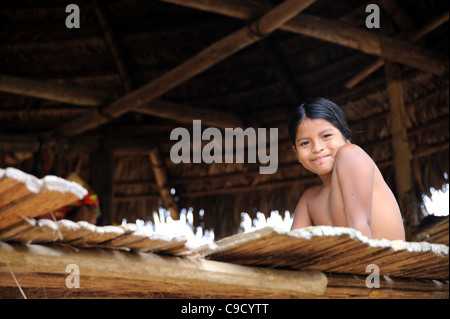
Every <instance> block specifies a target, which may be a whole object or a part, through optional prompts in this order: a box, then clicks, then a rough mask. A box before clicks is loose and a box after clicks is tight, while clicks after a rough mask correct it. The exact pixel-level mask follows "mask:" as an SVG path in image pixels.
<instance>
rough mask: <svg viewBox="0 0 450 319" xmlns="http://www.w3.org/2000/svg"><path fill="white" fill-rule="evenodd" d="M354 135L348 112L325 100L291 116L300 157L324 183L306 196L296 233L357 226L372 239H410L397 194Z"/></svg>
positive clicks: (300, 205) (299, 208) (295, 224)
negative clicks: (323, 227) (310, 228)
mask: <svg viewBox="0 0 450 319" xmlns="http://www.w3.org/2000/svg"><path fill="white" fill-rule="evenodd" d="M350 135H351V132H350V129H349V128H348V125H347V122H346V119H345V114H344V112H343V111H342V110H341V109H340V108H339V107H338V106H337V105H336V104H335V103H333V102H331V101H330V100H327V99H325V98H316V99H312V100H309V101H307V102H305V103H303V104H302V105H300V106H299V107H297V108H296V109H295V111H294V112H293V114H292V115H291V117H290V119H289V136H290V138H291V141H292V144H293V145H294V151H295V153H296V155H297V158H298V160H299V162H300V163H301V164H302V165H303V166H304V167H305V168H306V169H307V170H309V171H311V172H313V173H315V174H317V175H319V177H320V178H321V180H322V184H321V185H318V186H313V187H311V188H309V189H307V190H306V191H305V192H304V193H303V195H302V196H301V198H300V200H299V202H298V204H297V207H296V208H295V217H294V222H293V224H292V228H291V229H296V228H302V227H306V226H317V225H331V226H340V227H352V228H354V229H356V230H358V231H360V232H361V233H362V234H363V235H365V236H367V237H368V238H378V239H381V238H385V239H389V240H396V239H400V240H405V232H404V228H403V222H402V216H401V213H400V209H399V206H398V204H397V201H396V199H395V197H394V195H393V194H392V191H391V190H390V189H389V187H388V185H387V184H386V182H385V181H384V179H383V176H382V175H381V173H380V171H379V169H378V167H377V166H376V165H375V163H374V161H373V160H372V159H371V158H370V157H369V156H368V155H367V153H366V152H365V151H364V150H363V149H362V148H360V147H359V146H357V145H355V144H351V142H350Z"/></svg>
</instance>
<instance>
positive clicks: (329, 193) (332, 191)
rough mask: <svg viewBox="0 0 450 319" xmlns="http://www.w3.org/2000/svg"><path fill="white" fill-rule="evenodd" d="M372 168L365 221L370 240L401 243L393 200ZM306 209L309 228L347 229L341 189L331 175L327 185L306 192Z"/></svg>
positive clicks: (394, 201) (395, 202)
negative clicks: (376, 239) (323, 226)
mask: <svg viewBox="0 0 450 319" xmlns="http://www.w3.org/2000/svg"><path fill="white" fill-rule="evenodd" d="M373 165H374V180H373V184H374V187H373V194H372V210H371V216H370V221H369V227H370V230H371V234H372V238H385V239H389V240H396V239H401V240H404V229H403V222H402V217H401V213H400V210H399V209H398V205H397V201H396V199H395V197H394V195H393V194H392V192H391V190H390V189H389V187H388V186H387V185H386V183H385V181H384V179H383V177H382V175H381V173H380V171H379V169H378V168H377V167H376V165H375V164H373ZM305 195H306V196H307V198H306V206H307V210H308V214H309V217H310V219H311V222H312V224H313V225H330V226H338V227H349V225H348V222H347V218H346V213H345V209H344V201H343V196H342V189H341V187H340V185H339V181H338V180H337V178H336V177H335V176H333V177H332V179H331V184H329V185H319V186H313V187H311V188H310V189H308V192H307V194H305Z"/></svg>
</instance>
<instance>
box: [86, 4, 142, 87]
mask: <svg viewBox="0 0 450 319" xmlns="http://www.w3.org/2000/svg"><path fill="white" fill-rule="evenodd" d="M93 4H94V10H95V13H96V14H97V18H98V20H99V22H100V26H101V27H102V29H103V33H104V34H105V39H106V42H107V43H108V47H109V49H110V51H111V53H112V56H113V57H114V62H115V64H116V66H117V70H118V71H119V74H120V79H121V80H122V84H123V86H124V88H125V90H126V92H130V91H131V90H133V88H134V81H133V78H132V76H131V74H130V71H129V69H128V66H127V64H126V60H125V57H124V55H123V52H122V50H121V49H120V46H119V45H118V40H117V37H116V35H115V33H114V31H113V29H112V27H111V24H110V22H109V19H108V16H107V14H106V12H105V9H104V7H103V4H102V3H101V2H100V1H98V0H93Z"/></svg>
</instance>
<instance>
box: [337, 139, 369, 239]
mask: <svg viewBox="0 0 450 319" xmlns="http://www.w3.org/2000/svg"><path fill="white" fill-rule="evenodd" d="M334 169H335V170H336V174H337V178H338V181H339V186H340V188H341V192H342V197H343V201H344V211H345V214H346V218H347V224H348V225H349V227H352V228H354V229H356V230H358V231H360V232H361V233H362V234H363V235H364V236H367V237H368V238H371V237H372V234H371V230H370V219H371V215H372V195H373V176H374V163H373V161H372V159H371V158H370V157H369V155H367V153H366V152H364V150H363V149H361V148H360V147H359V146H357V145H354V144H347V145H344V146H342V147H341V148H340V149H339V150H338V152H337V154H336V162H335V167H334Z"/></svg>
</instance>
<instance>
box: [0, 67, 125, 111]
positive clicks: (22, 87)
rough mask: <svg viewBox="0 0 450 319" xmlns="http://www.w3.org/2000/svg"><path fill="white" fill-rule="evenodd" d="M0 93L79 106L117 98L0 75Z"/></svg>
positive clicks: (112, 95)
mask: <svg viewBox="0 0 450 319" xmlns="http://www.w3.org/2000/svg"><path fill="white" fill-rule="evenodd" d="M0 91H2V92H6V93H12V94H18V95H23V96H30V97H34V98H38V99H45V100H50V101H56V102H62V103H69V104H75V105H81V106H99V105H101V104H103V103H107V102H108V101H111V100H114V99H115V98H117V95H116V94H114V93H111V92H107V91H102V90H93V89H88V88H80V87H73V86H70V85H65V84H60V83H55V82H50V81H43V80H35V79H28V78H23V77H17V76H10V75H5V74H0Z"/></svg>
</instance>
